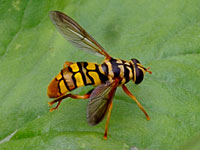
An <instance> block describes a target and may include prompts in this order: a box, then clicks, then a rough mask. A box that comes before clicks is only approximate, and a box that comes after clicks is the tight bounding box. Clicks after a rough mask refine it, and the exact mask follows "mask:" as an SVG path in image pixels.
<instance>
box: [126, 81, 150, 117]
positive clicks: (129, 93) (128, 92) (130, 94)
mask: <svg viewBox="0 0 200 150" xmlns="http://www.w3.org/2000/svg"><path fill="white" fill-rule="evenodd" d="M122 89H123V90H124V92H125V93H126V94H127V95H128V96H129V97H130V98H131V99H133V100H134V101H135V102H136V103H137V105H138V107H139V108H140V109H141V110H142V111H143V112H144V114H145V116H146V118H147V120H150V117H149V115H148V114H147V112H146V111H145V110H144V108H143V106H142V105H141V104H140V102H139V101H138V100H137V99H136V97H135V96H134V95H133V94H132V93H131V92H130V91H129V90H128V89H127V87H126V86H125V85H122Z"/></svg>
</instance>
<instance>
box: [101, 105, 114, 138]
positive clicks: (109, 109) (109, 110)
mask: <svg viewBox="0 0 200 150" xmlns="http://www.w3.org/2000/svg"><path fill="white" fill-rule="evenodd" d="M112 105H113V102H111V104H110V106H109V108H108V116H107V120H106V126H105V133H104V137H103V138H104V139H105V140H106V139H107V135H108V124H109V121H110V115H111V110H112Z"/></svg>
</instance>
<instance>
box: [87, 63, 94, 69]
mask: <svg viewBox="0 0 200 150" xmlns="http://www.w3.org/2000/svg"><path fill="white" fill-rule="evenodd" d="M86 69H88V70H95V69H96V66H95V64H94V63H88V65H87V67H86Z"/></svg>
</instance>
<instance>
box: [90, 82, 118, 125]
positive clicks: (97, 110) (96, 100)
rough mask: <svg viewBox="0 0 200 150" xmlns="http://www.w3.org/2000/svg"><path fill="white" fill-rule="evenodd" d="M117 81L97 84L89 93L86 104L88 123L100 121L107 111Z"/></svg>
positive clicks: (94, 123)
mask: <svg viewBox="0 0 200 150" xmlns="http://www.w3.org/2000/svg"><path fill="white" fill-rule="evenodd" d="M118 83H119V81H118V80H113V82H110V81H107V82H106V84H101V85H99V86H97V87H96V88H95V89H94V90H93V91H92V93H91V95H90V99H89V103H88V106H87V121H88V123H89V124H90V125H96V124H98V123H99V122H101V121H102V120H103V118H104V116H105V115H106V113H107V110H108V108H109V105H110V104H111V102H112V98H113V96H114V94H115V91H116V89H117V86H118Z"/></svg>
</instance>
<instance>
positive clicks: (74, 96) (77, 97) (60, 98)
mask: <svg viewBox="0 0 200 150" xmlns="http://www.w3.org/2000/svg"><path fill="white" fill-rule="evenodd" d="M92 91H93V89H92V90H90V91H89V92H88V93H86V94H85V95H75V94H70V93H69V94H66V95H62V96H60V97H58V98H56V99H55V100H53V101H51V102H48V104H49V106H51V105H53V104H54V103H57V102H58V103H57V105H56V107H53V108H51V109H50V112H52V111H54V110H56V109H57V108H58V107H59V106H60V103H61V102H62V100H63V99H65V98H67V97H71V98H74V99H88V98H89V97H90V94H91V93H92Z"/></svg>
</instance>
